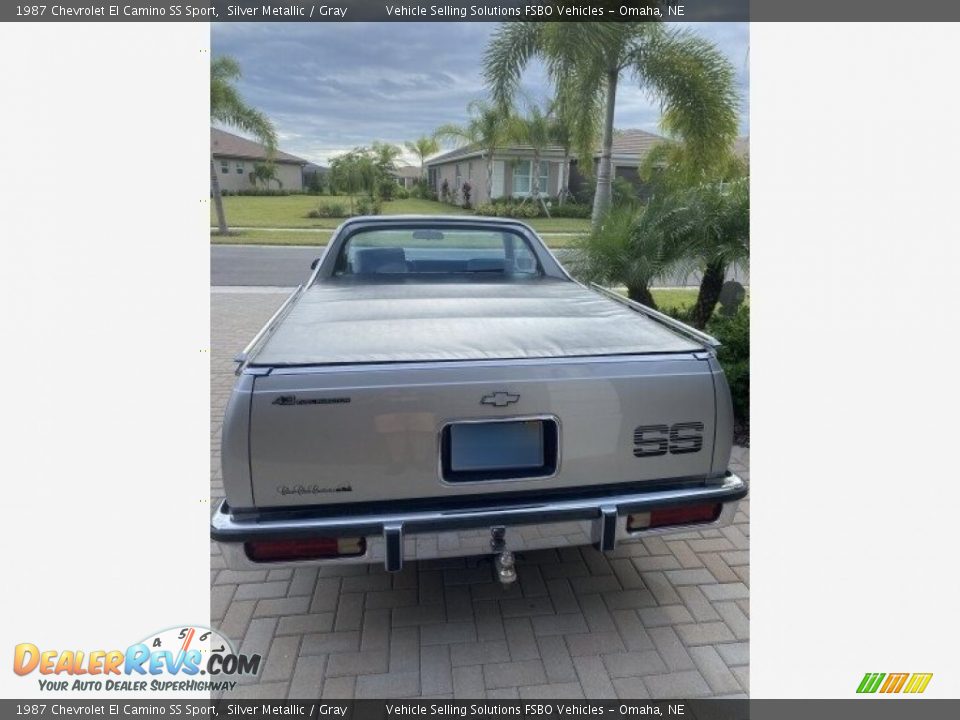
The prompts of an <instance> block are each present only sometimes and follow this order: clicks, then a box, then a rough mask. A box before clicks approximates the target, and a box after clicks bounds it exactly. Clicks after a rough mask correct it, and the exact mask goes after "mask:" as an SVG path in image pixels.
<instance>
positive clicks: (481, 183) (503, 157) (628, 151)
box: [426, 128, 750, 206]
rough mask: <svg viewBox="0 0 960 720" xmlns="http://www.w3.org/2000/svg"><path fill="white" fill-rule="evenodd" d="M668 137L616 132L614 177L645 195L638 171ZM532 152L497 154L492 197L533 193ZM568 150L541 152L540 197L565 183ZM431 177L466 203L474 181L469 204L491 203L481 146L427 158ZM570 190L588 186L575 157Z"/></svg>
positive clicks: (743, 151) (742, 146) (744, 143)
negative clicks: (465, 185)
mask: <svg viewBox="0 0 960 720" xmlns="http://www.w3.org/2000/svg"><path fill="white" fill-rule="evenodd" d="M663 140H664V138H663V137H662V136H660V135H657V134H655V133H651V132H647V131H646V130H639V129H633V128H630V129H624V130H617V131H616V133H615V135H614V138H613V152H612V155H611V162H612V164H613V175H614V177H619V178H623V179H625V180H628V181H630V182H631V183H633V185H634V186H636V187H637V188H638V190H639V192H640V193H641V194H642V187H641V182H640V178H639V173H638V170H639V168H640V164H641V163H642V162H643V160H644V158H645V157H646V156H647V154H648V153H649V152H650V150H651V149H652V148H653V147H654V146H655V145H656V144H657V143H659V142H662V141H663ZM749 144H750V138H749V137H748V136H747V137H741V138H737V141H736V143H735V148H734V149H735V151H736V152H737V153H738V154H740V155H742V156H744V157H746V156H748V154H749ZM532 157H533V153H532V151H531V150H530V149H529V148H524V147H521V146H511V147H507V148H504V149H503V150H498V151H497V153H496V154H495V155H494V160H493V195H492V196H493V198H501V197H510V198H524V197H529V196H530V193H531V188H532V185H531V177H530V176H531V171H532V162H531V159H532ZM563 162H564V160H563V149H562V148H559V147H551V148H548V149H547V150H545V151H544V152H543V153H542V154H541V160H540V193H541V194H542V195H544V196H546V197H556V196H557V195H558V194H559V192H560V184H561V183H562V182H563V174H562V173H561V169H562V167H563ZM599 162H600V150H599V149H598V150H597V152H596V153H595V154H594V157H593V174H594V175H595V174H596V168H597V165H598V164H599ZM426 165H427V169H428V173H429V175H428V178H429V181H430V186H431V187H432V188H434V190H436V192H437V195H438V196H440V194H441V188H442V186H443V182H444V181H446V182H447V187H449V188H450V190H451V191H453V190H456V191H458V195H457V202H462V201H463V198H462V195H460V194H459V191H460V189H461V188H462V185H463V183H465V182H469V183H470V186H471V188H472V190H471V193H470V202H471V203H472V204H473V205H475V206H476V205H482V204H483V203H486V202H489V198H488V197H487V174H486V173H487V165H486V156H485V154H484V153H483V152H481V151H479V150H477V149H476V148H470V147H467V148H459V149H457V150H452V151H451V152H447V153H444V154H442V155H438V156H437V157H435V158H433V159H431V160H428V161H427V163H426ZM567 182H568V186H569V188H570V190H571V191H572V192H573V193H574V194H576V193H577V192H578V190H579V189H580V188H581V187H582V185H583V182H584V175H583V173H581V172H579V169H578V167H577V161H576V159H570V161H569V168H568V178H567Z"/></svg>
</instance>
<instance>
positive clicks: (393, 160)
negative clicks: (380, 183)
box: [370, 140, 403, 179]
mask: <svg viewBox="0 0 960 720" xmlns="http://www.w3.org/2000/svg"><path fill="white" fill-rule="evenodd" d="M402 152H403V151H402V150H400V148H399V147H397V146H396V145H394V144H393V143H386V142H380V141H379V140H375V141H374V142H373V144H372V145H371V146H370V153H371V155H372V156H373V164H374V165H375V166H376V168H377V171H378V172H379V173H380V179H383V178H386V177H387V176H388V175H389V174H390V173H392V172H393V171H395V170H396V169H397V158H399V157H400V155H401V154H402Z"/></svg>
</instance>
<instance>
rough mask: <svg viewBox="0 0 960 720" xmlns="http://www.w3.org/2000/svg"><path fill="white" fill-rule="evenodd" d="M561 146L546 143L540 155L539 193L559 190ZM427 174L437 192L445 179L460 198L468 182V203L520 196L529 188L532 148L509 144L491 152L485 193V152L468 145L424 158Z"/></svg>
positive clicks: (439, 192) (528, 192) (524, 194)
mask: <svg viewBox="0 0 960 720" xmlns="http://www.w3.org/2000/svg"><path fill="white" fill-rule="evenodd" d="M562 165H563V149H562V148H559V147H550V148H547V149H546V150H544V151H543V152H542V153H541V155H540V194H541V195H543V196H545V197H555V196H556V195H557V194H558V193H559V192H560V182H561V173H560V169H561V167H562ZM426 166H427V178H428V181H429V183H430V187H432V188H433V189H434V190H435V191H436V192H437V195H438V196H440V195H441V192H442V188H443V183H444V181H446V183H447V187H448V188H449V190H450V192H456V193H457V198H458V202H462V199H463V198H462V191H463V186H464V184H466V183H469V184H470V188H471V190H470V203H471V204H472V205H474V206H476V205H483V204H484V203H487V202H490V200H491V199H496V198H503V197H506V198H524V197H530V195H531V194H532V192H533V187H534V185H533V151H532V150H531V149H530V148H529V147H523V146H511V147H508V148H504V149H503V150H498V151H497V152H496V154H495V155H494V156H493V183H492V194H491V195H490V196H488V195H487V157H486V153H484V152H483V151H481V150H477V149H476V148H472V147H464V148H458V149H456V150H451V151H450V152H447V153H443V154H442V155H438V156H437V157H435V158H433V159H431V160H428V161H427V163H426Z"/></svg>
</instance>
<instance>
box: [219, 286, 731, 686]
mask: <svg viewBox="0 0 960 720" xmlns="http://www.w3.org/2000/svg"><path fill="white" fill-rule="evenodd" d="M284 297H285V296H284V295H281V294H276V293H265V292H246V293H230V292H223V291H216V292H213V293H212V294H211V323H212V326H213V331H212V336H213V347H212V358H211V371H212V378H211V382H212V389H211V399H212V403H211V404H212V407H211V412H212V426H211V431H212V432H211V441H212V442H211V462H212V465H211V468H212V477H213V482H212V495H213V496H214V497H221V496H222V494H223V486H222V483H221V480H220V458H219V435H220V422H221V420H222V415H223V407H224V404H225V402H226V400H227V397H228V395H229V392H230V388H231V386H232V384H233V380H234V376H233V363H232V362H231V358H232V357H233V355H234V354H235V353H236V352H237V351H238V350H239V349H241V348H242V347H243V346H244V345H245V344H246V342H247V341H248V340H249V338H250V337H251V336H252V335H253V334H254V333H255V332H256V331H257V329H258V328H259V327H260V325H261V324H262V323H263V322H264V321H265V320H266V319H267V318H268V317H269V316H270V315H271V313H272V312H273V311H274V309H275V308H276V307H277V306H278V305H279V304H280V303H281V302H282V300H283V298H284ZM748 466H749V451H748V450H745V449H743V448H737V449H736V451H735V462H734V468H735V470H736V471H737V472H739V473H740V474H742V475H743V476H744V477H748V476H749V473H748ZM748 516H749V509H748V503H743V504H742V505H741V511H740V512H738V513H737V516H736V519H735V524H734V525H732V526H730V527H728V528H725V529H723V530H704V531H701V532H695V533H686V534H684V535H682V536H680V535H678V536H668V537H667V538H665V539H660V538H653V539H649V540H645V541H643V543H636V544H632V545H622V546H621V547H620V548H618V549H617V551H616V552H614V553H613V554H612V555H611V556H604V555H602V554H600V553H598V552H597V551H595V550H594V549H593V548H590V547H584V548H568V549H565V550H561V551H552V550H551V551H541V552H537V553H528V554H525V555H524V556H523V557H521V558H519V559H518V569H519V577H520V579H519V582H517V583H516V584H514V585H513V586H510V587H508V588H503V587H501V586H500V584H499V583H497V582H496V581H494V580H493V579H492V564H491V562H490V561H489V560H488V559H487V558H483V557H481V558H473V559H467V560H462V559H458V560H446V561H433V562H420V563H414V562H408V563H406V564H405V565H404V569H403V571H402V572H400V573H397V574H395V575H390V574H387V573H385V572H384V570H383V567H382V566H380V565H370V566H366V565H348V566H341V567H338V568H334V569H327V568H325V569H323V570H322V571H319V572H318V571H317V570H316V569H309V570H308V569H298V570H296V571H293V570H281V569H275V570H270V571H267V570H262V571H254V572H233V571H230V570H226V569H224V568H223V561H222V558H221V556H220V551H219V548H218V547H217V544H216V543H213V546H212V555H211V558H210V567H211V581H212V590H211V625H212V626H213V627H219V628H220V629H221V630H222V631H223V632H224V633H225V634H226V635H228V636H229V637H230V638H231V639H233V640H234V642H235V644H237V645H239V647H240V650H241V651H242V652H246V653H254V652H256V653H260V654H262V655H263V657H264V658H265V661H264V664H263V666H262V670H261V673H260V675H259V677H257V678H256V679H254V680H252V681H248V682H244V683H242V684H240V685H239V686H238V687H237V689H236V691H234V692H232V693H230V696H231V697H238V698H243V697H246V698H283V697H289V698H317V697H326V698H350V697H392V698H399V697H415V696H434V697H445V698H470V699H476V698H536V697H547V698H580V697H587V698H615V697H623V698H647V697H652V698H670V697H686V698H690V697H700V696H741V697H742V696H745V693H746V692H747V691H748V682H749V675H748V660H749V645H748V640H749V632H750V631H749V620H748V616H749V613H750V606H749V600H748V596H749V591H748V586H749V583H750V565H749V562H750V558H749V540H748V537H749V534H750V533H749V524H748Z"/></svg>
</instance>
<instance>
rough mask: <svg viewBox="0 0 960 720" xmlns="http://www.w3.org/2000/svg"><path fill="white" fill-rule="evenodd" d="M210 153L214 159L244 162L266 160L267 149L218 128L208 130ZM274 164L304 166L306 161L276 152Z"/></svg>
mask: <svg viewBox="0 0 960 720" xmlns="http://www.w3.org/2000/svg"><path fill="white" fill-rule="evenodd" d="M210 152H211V153H212V154H213V156H214V157H236V158H244V159H245V160H266V159H267V149H266V148H265V147H264V146H263V145H261V144H260V143H257V142H254V141H253V140H247V139H246V138H242V137H240V136H239V135H234V134H233V133H228V132H226V131H225V130H220V129H219V128H210ZM273 161H274V162H281V163H296V164H298V165H306V164H307V161H306V160H304V159H303V158H298V157H297V156H296V155H291V154H290V153H285V152H283V151H282V150H277V153H276V155H274V157H273Z"/></svg>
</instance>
